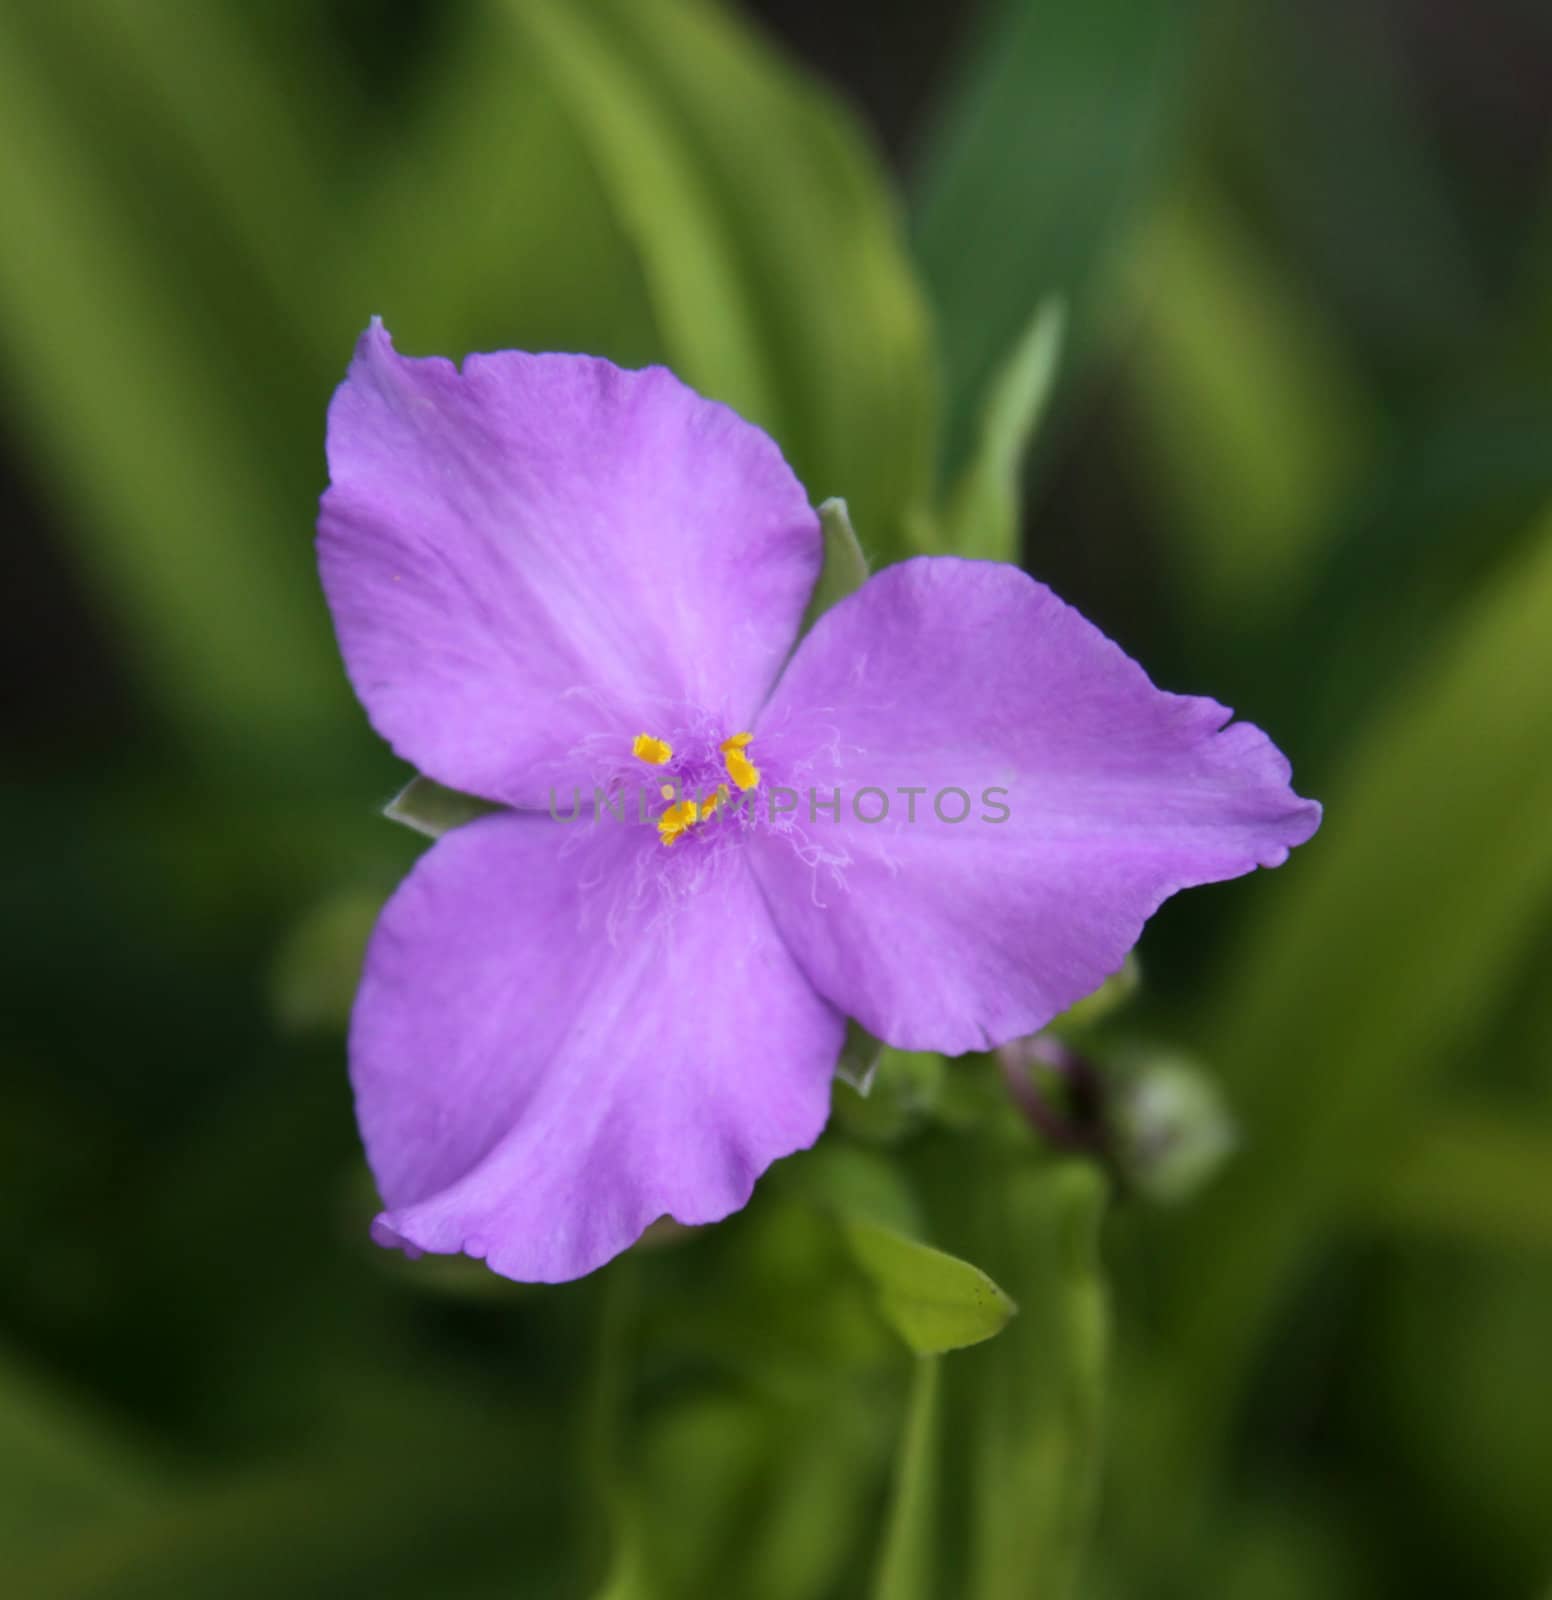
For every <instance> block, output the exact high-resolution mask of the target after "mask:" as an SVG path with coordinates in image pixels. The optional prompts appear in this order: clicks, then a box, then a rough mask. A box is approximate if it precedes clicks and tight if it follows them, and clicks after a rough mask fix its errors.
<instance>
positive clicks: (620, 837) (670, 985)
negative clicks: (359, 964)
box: [350, 813, 844, 1282]
mask: <svg viewBox="0 0 1552 1600" xmlns="http://www.w3.org/2000/svg"><path fill="white" fill-rule="evenodd" d="M701 860H702V862H703V863H704V862H705V861H706V858H705V857H704V856H703V857H702V858H701ZM680 867H683V868H685V869H686V870H688V871H691V872H693V871H694V870H695V868H694V864H693V863H689V862H686V861H680V860H677V859H675V860H673V861H670V860H669V859H668V858H666V857H665V855H664V852H663V850H662V847H661V845H659V843H658V841H657V837H656V834H655V833H654V832H653V830H652V829H650V828H646V829H642V828H635V827H622V826H619V825H618V824H615V823H611V822H608V821H604V822H600V823H598V824H596V825H595V824H591V823H588V822H578V823H574V824H564V823H557V822H552V821H551V820H550V819H549V818H547V817H535V816H523V815H516V814H512V813H505V814H500V815H497V816H493V817H488V818H486V819H484V820H482V821H479V822H473V823H470V824H469V825H468V826H467V827H464V828H460V829H458V830H457V831H455V832H453V833H450V834H448V835H446V836H445V837H444V838H443V839H441V840H440V841H439V842H438V843H437V844H436V845H434V846H433V847H432V848H431V849H430V850H429V851H428V852H427V853H426V855H425V856H423V857H422V858H421V860H420V862H419V863H418V864H417V865H416V867H415V869H414V871H413V872H411V874H410V875H409V877H408V878H407V879H406V880H405V881H404V883H403V884H402V885H401V886H400V888H399V890H398V891H397V893H396V894H395V895H394V896H393V898H392V899H391V900H390V901H389V903H388V905H387V908H386V909H385V910H384V912H383V914H382V917H381V919H380V921H379V923H378V926H377V930H376V932H375V933H374V934H373V936H372V942H371V945H370V948H369V950H368V953H367V961H366V970H365V974H364V976H363V979H362V984H361V989H360V992H359V995H358V997H357V1000H356V1008H355V1013H354V1016H353V1018H352V1022H351V1035H350V1053H351V1075H352V1080H353V1082H354V1084H355V1089H356V1106H357V1114H358V1117H359V1119H360V1123H361V1131H362V1137H363V1139H364V1141H365V1143H366V1148H367V1155H368V1158H369V1160H370V1162H371V1166H372V1170H373V1173H374V1174H375V1176H376V1178H377V1182H378V1187H379V1189H380V1191H381V1193H382V1197H383V1202H384V1205H385V1207H386V1210H385V1211H384V1213H383V1215H382V1216H380V1217H379V1218H378V1220H377V1222H376V1223H375V1224H374V1228H373V1232H374V1236H375V1237H376V1238H377V1239H378V1241H379V1242H380V1243H385V1244H407V1245H410V1246H412V1247H414V1248H416V1249H419V1250H429V1251H437V1252H453V1251H459V1250H463V1251H466V1252H467V1253H468V1254H470V1255H474V1256H483V1257H484V1258H485V1259H486V1260H487V1261H488V1263H489V1264H490V1266H491V1267H492V1268H494V1269H495V1270H496V1271H497V1272H499V1273H502V1274H503V1275H505V1276H507V1277H510V1278H517V1279H520V1280H523V1281H527V1282H559V1281H561V1280H564V1279H568V1278H576V1277H580V1276H581V1275H582V1274H583V1273H587V1272H591V1271H592V1270H593V1269H594V1268H595V1267H597V1266H599V1265H601V1264H602V1263H603V1262H605V1261H607V1260H608V1259H609V1258H610V1257H611V1256H613V1255H615V1254H617V1253H618V1252H619V1251H621V1250H623V1249H624V1248H625V1247H626V1246H627V1245H629V1244H630V1243H631V1242H632V1241H633V1240H635V1239H636V1238H638V1237H639V1236H640V1234H641V1232H642V1230H643V1229H644V1228H646V1227H647V1226H648V1224H649V1223H651V1222H653V1221H654V1220H655V1219H657V1218H658V1217H661V1216H665V1215H666V1216H671V1217H674V1218H676V1219H677V1220H678V1221H680V1222H682V1223H687V1224H696V1223H705V1222H715V1221H717V1220H718V1219H719V1218H722V1217H725V1216H727V1215H728V1214H729V1213H730V1212H732V1211H736V1210H737V1209H738V1208H739V1207H740V1206H742V1205H743V1204H744V1203H745V1202H746V1201H747V1200H748V1198H749V1194H750V1190H751V1189H752V1187H753V1185H754V1181H755V1179H756V1178H757V1177H758V1176H759V1174H760V1173H761V1172H763V1171H764V1170H765V1168H766V1167H768V1166H769V1165H770V1164H771V1162H773V1161H775V1160H776V1159H777V1158H778V1157H780V1156H784V1155H788V1154H790V1153H791V1152H792V1151H794V1150H798V1149H802V1148H804V1147H806V1146H807V1145H810V1144H812V1143H813V1141H814V1140H815V1139H816V1138H817V1137H818V1135H819V1132H820V1130H821V1129H822V1128H823V1126H824V1123H825V1118H826V1116H827V1114H828V1111H829V1094H830V1076H831V1072H832V1070H833V1068H834V1066H835V1060H836V1057H837V1055H838V1054H839V1052H840V1047H841V1036H842V1032H843V1028H844V1023H843V1021H842V1019H841V1018H840V1016H839V1015H838V1014H837V1013H836V1012H835V1011H834V1010H833V1009H832V1008H831V1007H830V1006H829V1005H828V1004H827V1003H826V1002H825V1001H824V1000H822V999H821V998H820V997H819V996H818V995H817V994H815V993H814V991H813V989H812V987H811V986H810V985H809V983H808V980H807V979H806V978H805V977H804V976H803V974H802V973H801V972H800V971H799V969H798V968H797V966H796V964H795V963H794V962H793V960H792V957H791V956H790V955H789V954H788V952H787V950H786V948H785V946H784V945H783V944H782V942H781V939H780V937H779V935H778V934H777V933H776V930H775V928H774V927H773V926H772V925H771V921H770V917H769V914H768V913H767V911H766V909H765V907H764V904H763V902H762V900H761V897H760V893H759V890H758V888H757V886H756V885H755V883H754V881H753V877H752V875H751V873H750V872H749V869H748V861H747V858H746V856H745V855H744V853H743V852H741V851H737V850H731V851H722V852H719V853H717V854H716V856H715V858H714V860H712V861H711V862H710V864H709V865H708V866H707V867H706V869H705V870H704V871H703V873H702V880H703V881H699V882H694V883H691V882H688V881H678V880H674V879H670V880H668V882H667V883H666V884H665V881H664V878H663V874H664V873H665V871H671V870H674V869H676V868H680Z"/></svg>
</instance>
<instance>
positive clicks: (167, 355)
mask: <svg viewBox="0 0 1552 1600" xmlns="http://www.w3.org/2000/svg"><path fill="white" fill-rule="evenodd" d="M23 22H24V19H23V17H22V15H21V14H20V13H17V12H15V11H14V10H13V9H12V8H6V9H5V10H3V11H0V212H3V214H4V215H5V217H6V218H7V228H8V232H9V234H10V236H11V242H10V243H9V244H8V246H7V248H6V249H4V250H0V337H3V339H4V342H5V346H6V349H7V351H8V354H9V356H10V357H11V369H12V370H13V372H14V373H15V375H16V386H15V392H14V393H13V394H12V396H11V401H12V404H13V406H14V411H15V417H16V420H17V422H18V424H19V426H20V427H21V428H22V429H23V430H24V437H25V438H26V442H27V444H28V445H29V447H30V448H31V449H32V450H34V451H35V452H36V455H37V459H38V461H39V462H40V464H41V465H42V467H43V469H44V470H45V471H46V472H47V473H48V474H49V476H50V481H51V483H52V484H53V485H54V486H55V487H56V488H57V490H58V492H59V495H60V498H61V507H62V510H63V512H64V514H65V516H66V518H67V525H68V527H69V529H70V531H71V532H72V533H73V534H74V535H75V537H76V539H77V541H78V544H77V548H78V552H79V554H80V556H81V557H82V561H83V566H84V568H85V574H86V577H87V579H88V581H89V582H90V584H91V586H92V588H93V589H94V591H95V593H96V595H97V597H98V599H99V601H100V603H101V604H102V605H103V606H104V607H105V608H107V609H108V610H109V612H110V614H111V615H112V616H113V618H114V619H115V621H116V622H117V623H118V624H119V625H120V626H122V627H123V628H124V629H125V630H126V632H127V633H128V635H129V637H130V638H131V639H132V640H133V641H134V644H135V649H134V650H133V651H132V652H131V658H132V659H133V660H134V662H135V663H136V665H137V667H138V668H139V670H140V671H141V672H142V673H143V674H144V676H145V679H146V681H147V683H148V684H149V686H150V687H152V688H153V689H154V690H155V691H156V692H157V694H158V698H159V700H160V703H161V705H162V706H163V708H164V710H165V712H166V714H167V715H168V716H169V717H170V718H171V719H173V720H174V722H175V723H176V724H178V725H179V726H180V727H181V729H182V731H183V732H184V733H185V734H186V735H187V737H188V738H189V740H190V742H191V743H193V744H196V745H200V746H203V747H206V748H208V749H212V750H214V751H215V752H216V754H217V756H218V758H219V759H220V760H222V761H223V762H230V761H232V760H234V759H240V760H242V761H244V762H246V763H249V764H251V765H254V766H257V765H260V764H262V763H264V762H266V761H269V762H273V761H275V760H277V759H280V758H281V757H282V756H294V754H295V752H296V750H297V748H298V745H299V743H300V742H302V741H304V740H306V741H309V746H308V747H309V748H310V749H312V750H316V751H319V752H320V753H326V752H327V751H328V750H329V749H331V748H333V743H334V742H337V741H331V735H333V734H334V733H335V732H336V731H337V728H338V726H339V722H340V719H341V718H342V717H344V716H345V715H346V714H347V712H346V708H347V705H348V691H347V689H346V686H345V683H344V679H343V675H342V674H341V673H340V671H339V666H338V661H337V659H336V657H335V653H334V649H333V645H332V642H331V641H330V639H329V637H328V633H327V630H326V629H325V628H321V627H319V626H318V611H319V600H318V596H317V585H316V577H315V574H314V571H313V564H312V558H311V546H310V539H309V537H308V534H309V530H310V526H311V521H312V517H313V514H314V504H315V501H314V496H315V494H316V490H317V487H318V482H319V477H318V474H319V470H320V469H319V468H318V466H317V465H316V462H314V463H313V464H311V465H309V464H308V463H307V462H306V461H305V460H302V459H300V458H296V457H294V456H292V455H287V456H285V457H277V456H275V455H274V454H272V453H271V452H269V451H267V450H266V449H265V448H264V446H263V444H262V442H260V443H257V444H256V442H255V440H256V438H258V439H259V440H261V441H262V440H263V439H264V438H274V437H275V436H276V435H275V434H272V433H270V432H269V430H270V428H271V427H273V426H274V423H273V419H272V418H271V417H270V416H269V415H268V413H267V411H266V409H265V408H264V407H263V406H255V405H254V404H253V391H252V385H251V382H250V378H251V374H250V373H248V372H246V371H244V370H242V369H241V368H240V367H236V366H234V363H233V355H232V349H231V346H230V343H229V342H228V334H229V330H228V329H227V328H226V327H225V325H224V324H222V323H221V321H220V318H219V317H218V316H217V317H212V316H211V315H210V314H209V313H208V311H207V310H206V308H205V307H204V305H203V303H202V301H201V297H200V296H199V295H191V294H190V293H189V292H188V289H187V286H186V284H185V283H184V282H182V281H180V275H181V274H182V273H183V271H184V263H183V260H182V258H181V257H180V256H178V255H177V253H176V252H173V253H171V254H169V252H168V249H167V235H166V226H165V219H164V218H156V219H154V220H153V219H150V218H148V217H146V216H145V215H144V214H142V213H141V212H140V211H138V210H137V209H136V206H135V204H134V198H135V197H134V194H133V193H129V192H126V191H125V189H124V186H123V185H122V183H121V182H119V181H118V180H117V177H116V169H115V167H114V165H113V160H114V153H115V144H114V141H113V140H112V139H95V140H94V139H92V138H91V137H90V136H89V133H88V130H87V128H86V127H85V126H84V125H83V124H82V122H81V120H80V119H79V118H78V117H77V116H76V115H75V114H74V112H73V110H72V108H71V106H70V103H69V102H68V101H67V100H65V99H62V98H61V96H60V95H59V94H58V92H57V89H56V86H55V85H54V84H52V83H51V81H50V79H49V76H48V74H47V72H46V70H45V67H44V64H43V63H42V62H40V60H39V58H38V52H37V50H36V47H35V46H34V44H33V43H32V42H31V41H30V40H29V38H28V37H27V29H26V28H24V26H23ZM183 222H184V225H185V226H186V227H187V228H188V229H189V230H190V232H191V234H192V235H193V236H195V237H198V236H199V230H200V227H201V226H202V222H201V219H200V218H199V217H198V216H193V217H186V218H184V219H183ZM322 398H323V397H322V395H321V394H320V396H319V401H320V406H321V402H322ZM280 431H281V432H283V431H284V430H283V429H282V430H280ZM315 437H316V435H315Z"/></svg>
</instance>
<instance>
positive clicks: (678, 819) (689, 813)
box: [657, 800, 700, 844]
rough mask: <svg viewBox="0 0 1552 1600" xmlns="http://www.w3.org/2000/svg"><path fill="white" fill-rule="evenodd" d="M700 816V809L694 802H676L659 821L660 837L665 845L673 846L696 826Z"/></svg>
mask: <svg viewBox="0 0 1552 1600" xmlns="http://www.w3.org/2000/svg"><path fill="white" fill-rule="evenodd" d="M699 815H700V807H699V806H698V805H696V803H695V802H694V801H693V800H679V801H676V802H675V803H674V804H673V805H671V806H670V807H669V808H668V809H667V810H666V811H665V812H664V813H663V814H662V816H660V817H659V818H658V819H657V831H658V837H659V838H660V839H661V840H662V841H663V843H664V844H672V843H673V842H674V840H675V839H677V838H678V837H679V836H680V834H682V833H687V832H688V831H689V830H690V828H692V827H693V826H694V824H695V819H696V818H697V817H698V816H699Z"/></svg>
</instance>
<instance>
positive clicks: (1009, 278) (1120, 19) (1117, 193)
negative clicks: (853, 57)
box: [915, 0, 1202, 473]
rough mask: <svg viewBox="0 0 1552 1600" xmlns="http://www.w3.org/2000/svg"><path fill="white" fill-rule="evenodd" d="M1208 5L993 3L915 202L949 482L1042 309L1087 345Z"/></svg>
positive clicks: (1191, 0) (1188, 1)
mask: <svg viewBox="0 0 1552 1600" xmlns="http://www.w3.org/2000/svg"><path fill="white" fill-rule="evenodd" d="M1201 10H1202V7H1201V5H1200V4H1199V3H1198V0H1169V3H1167V4H1163V5H1160V4H1157V3H1156V0H1089V3H1088V4H1085V5H1056V4H1049V3H1047V4H1034V3H1024V0H1005V3H1003V4H1000V5H990V6H987V7H985V8H984V10H983V21H982V24H981V27H980V29H979V31H978V32H977V34H976V35H975V37H974V39H973V42H972V45H971V48H970V51H969V53H968V55H967V58H966V60H965V63H964V66H963V70H962V71H961V73H960V74H959V77H958V81H957V82H956V84H955V86H954V88H953V90H952V92H951V93H950V95H949V97H948V100H947V103H946V104H945V106H944V108H943V110H942V113H941V115H940V117H939V119H938V126H937V129H936V131H935V133H934V135H933V138H932V140H931V142H930V144H929V146H928V149H927V159H926V161H925V163H924V164H923V168H922V177H921V183H920V185H919V188H918V192H917V203H916V207H915V233H916V242H917V254H918V257H919V259H920V261H921V264H922V271H923V274H924V276H925V277H926V280H927V284H928V287H929V290H930V292H931V295H932V299H933V302H934V303H935V305H936V306H937V309H938V312H939V317H940V321H941V326H942V355H943V361H944V366H945V376H946V389H947V395H946V400H947V411H948V416H947V434H948V439H947V452H946V463H947V466H948V468H949V470H950V472H951V473H956V472H957V471H958V470H959V468H960V467H961V465H962V464H963V463H964V462H965V461H966V460H968V459H969V457H970V455H971V451H972V440H973V437H974V433H975V414H976V409H977V407H978V406H979V405H980V403H981V399H982V397H983V396H984V395H985V394H986V393H987V392H988V388H989V385H990V383H991V381H992V374H993V373H994V372H995V371H996V370H997V368H998V367H999V365H1000V364H1001V363H1002V361H1003V360H1004V359H1005V356H1006V352H1007V351H1008V350H1009V348H1010V347H1011V346H1012V345H1013V344H1014V342H1015V341H1016V340H1017V339H1018V338H1019V337H1020V335H1021V333H1022V332H1023V330H1024V329H1025V328H1026V327H1027V326H1028V323H1029V319H1030V316H1031V314H1032V313H1033V312H1034V310H1035V308H1036V307H1037V306H1038V305H1040V304H1041V303H1042V302H1044V301H1045V300H1046V299H1047V298H1048V297H1049V296H1051V295H1061V296H1063V297H1064V298H1066V299H1067V300H1068V302H1069V303H1070V305H1071V308H1072V311H1073V314H1074V320H1075V324H1076V326H1075V328H1074V333H1075V334H1078V335H1080V341H1079V342H1082V340H1081V336H1082V334H1083V332H1084V330H1085V329H1086V328H1088V327H1089V325H1090V324H1091V323H1092V322H1093V321H1095V320H1096V319H1095V317H1094V315H1093V311H1092V307H1094V306H1095V305H1097V304H1098V303H1100V302H1101V300H1102V299H1103V298H1104V297H1103V296H1102V293H1101V291H1102V289H1103V287H1104V284H1105V279H1106V272H1105V270H1103V269H1104V268H1106V267H1107V266H1108V264H1109V261H1110V259H1111V257H1112V256H1113V254H1114V253H1115V251H1116V247H1117V246H1118V245H1120V244H1121V243H1122V242H1123V241H1124V239H1125V237H1126V235H1127V234H1128V232H1129V231H1130V229H1131V228H1132V227H1133V226H1134V225H1135V223H1136V221H1137V219H1138V218H1139V217H1140V215H1141V214H1142V213H1143V208H1144V206H1145V205H1146V202H1147V201H1148V199H1149V194H1150V190H1151V187H1152V180H1153V178H1154V177H1155V175H1157V174H1160V173H1162V172H1163V171H1164V170H1165V169H1166V167H1167V164H1168V158H1169V155H1170V153H1171V149H1172V144H1173V134H1174V132H1175V130H1176V128H1177V127H1178V126H1179V124H1180V121H1181V117H1180V111H1181V107H1182V103H1183V100H1184V96H1183V94H1182V92H1181V91H1182V90H1183V88H1184V87H1185V84H1186V82H1187V79H1188V76H1189V73H1188V69H1189V68H1190V66H1191V64H1192V62H1193V60H1194V57H1195V53H1196V49H1197V45H1198V43H1199V40H1200V38H1201V34H1202V30H1201V28H1200V26H1199V15H1200V12H1201Z"/></svg>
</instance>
